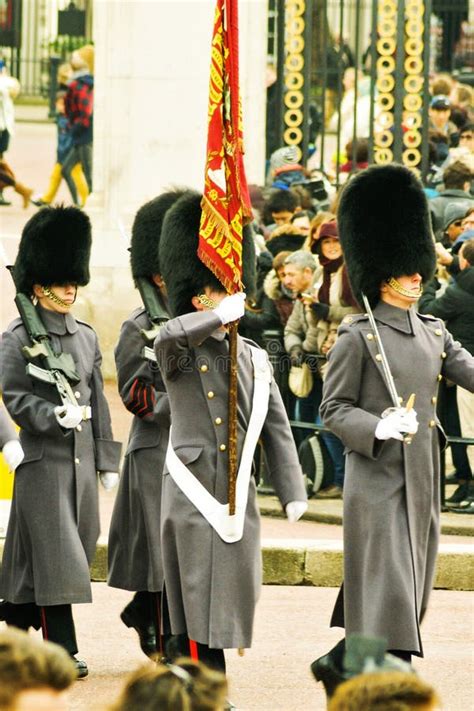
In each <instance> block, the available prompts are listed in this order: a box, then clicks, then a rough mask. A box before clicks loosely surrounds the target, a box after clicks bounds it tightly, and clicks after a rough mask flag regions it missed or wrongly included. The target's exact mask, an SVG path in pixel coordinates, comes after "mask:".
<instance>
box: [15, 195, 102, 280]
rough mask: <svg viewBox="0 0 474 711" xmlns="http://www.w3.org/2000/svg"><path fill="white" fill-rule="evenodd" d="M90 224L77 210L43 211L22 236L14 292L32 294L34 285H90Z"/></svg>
mask: <svg viewBox="0 0 474 711" xmlns="http://www.w3.org/2000/svg"><path fill="white" fill-rule="evenodd" d="M91 244H92V238H91V223H90V220H89V218H88V216H87V215H86V213H85V212H83V211H82V210H79V208H77V207H62V206H60V207H43V208H42V209H41V210H39V211H38V212H37V213H36V214H35V215H33V217H32V218H31V219H30V220H28V222H27V223H26V225H25V226H24V228H23V232H22V234H21V239H20V246H19V248H18V254H17V258H16V261H15V265H14V268H13V276H14V279H15V284H16V288H17V291H21V292H23V293H25V294H32V292H33V284H41V285H42V286H51V284H59V285H63V284H78V285H79V286H85V285H86V284H88V283H89V279H90V275H89V259H90V252H91Z"/></svg>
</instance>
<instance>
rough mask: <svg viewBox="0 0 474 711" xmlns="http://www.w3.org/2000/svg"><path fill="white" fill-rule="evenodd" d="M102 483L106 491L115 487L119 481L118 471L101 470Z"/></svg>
mask: <svg viewBox="0 0 474 711" xmlns="http://www.w3.org/2000/svg"><path fill="white" fill-rule="evenodd" d="M99 479H100V483H101V484H102V486H103V487H104V489H105V490H106V491H110V490H111V489H115V487H116V486H117V484H118V481H119V475H118V474H117V472H99Z"/></svg>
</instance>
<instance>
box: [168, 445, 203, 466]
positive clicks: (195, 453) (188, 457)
mask: <svg viewBox="0 0 474 711" xmlns="http://www.w3.org/2000/svg"><path fill="white" fill-rule="evenodd" d="M203 449H204V447H199V446H194V447H192V446H188V445H186V446H184V447H175V450H174V451H175V452H176V454H177V456H178V457H179V459H181V461H182V462H183V464H191V462H195V461H196V459H198V457H199V456H200V454H201V452H202V450H203Z"/></svg>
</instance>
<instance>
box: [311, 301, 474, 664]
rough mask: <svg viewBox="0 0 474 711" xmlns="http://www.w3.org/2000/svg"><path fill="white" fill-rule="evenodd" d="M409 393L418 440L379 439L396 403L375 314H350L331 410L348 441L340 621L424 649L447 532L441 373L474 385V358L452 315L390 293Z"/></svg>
mask: <svg viewBox="0 0 474 711" xmlns="http://www.w3.org/2000/svg"><path fill="white" fill-rule="evenodd" d="M374 315H375V318H376V321H377V325H378V327H379V330H380V337H381V340H382V342H383V345H384V348H385V351H386V354H387V358H388V360H389V363H390V367H391V371H392V374H393V377H394V380H395V385H396V388H397V392H398V395H399V397H401V398H403V402H406V401H407V399H408V397H409V396H410V394H411V393H415V394H416V402H415V410H416V412H417V415H418V421H419V429H418V432H417V434H416V435H414V437H413V441H412V443H411V444H405V443H402V442H399V441H397V440H394V439H390V440H387V441H384V442H382V441H379V440H376V439H375V434H374V433H375V428H376V426H377V423H378V422H379V419H380V416H381V413H382V412H383V411H384V410H385V409H386V408H388V407H391V406H392V402H391V399H390V396H389V391H388V388H387V386H386V383H385V380H384V376H383V371H382V368H381V364H380V359H379V358H378V357H377V356H378V349H377V342H376V340H375V339H374V337H373V334H372V331H371V328H370V324H369V322H368V318H367V316H366V315H357V316H353V317H351V316H347V317H346V318H345V319H344V321H343V323H342V325H341V327H340V329H339V337H338V340H337V342H336V345H335V346H334V348H333V350H332V351H331V352H330V356H329V368H328V372H327V376H326V381H325V383H324V393H323V402H322V404H321V414H322V417H323V420H324V423H325V424H326V425H327V426H328V427H329V428H330V429H331V430H332V431H333V432H334V433H335V434H336V435H337V436H338V437H340V439H341V440H342V442H343V443H344V445H345V447H346V478H345V482H344V586H343V593H342V589H341V593H342V594H340V595H339V598H338V601H337V603H336V607H335V610H334V614H333V619H332V624H333V625H334V626H341V627H345V629H346V634H347V635H349V634H351V633H362V634H366V635H374V636H379V637H385V638H386V639H387V641H388V648H389V649H393V650H405V651H408V652H412V653H414V654H418V655H420V656H421V655H422V654H423V648H422V643H421V637H420V628H419V627H420V622H421V621H422V619H423V616H424V614H425V612H426V608H427V604H428V598H429V595H430V592H431V588H432V583H433V576H434V570H435V563H436V555H437V550H438V538H439V510H440V501H439V498H440V482H439V473H440V472H439V470H440V457H439V453H440V436H441V442H442V443H443V444H444V436H443V433H442V430H441V428H440V425H439V423H438V419H437V417H436V397H437V391H438V384H439V380H440V379H441V378H442V377H443V376H445V377H446V378H449V379H450V380H453V381H454V382H456V383H458V384H459V385H461V386H462V387H463V388H466V389H467V390H471V391H473V390H474V358H473V357H472V356H471V355H470V354H469V353H468V352H467V351H466V350H464V349H463V348H461V346H460V344H459V343H458V342H456V341H453V338H452V336H451V335H450V334H449V333H448V331H447V330H446V328H445V326H444V324H443V322H442V321H439V320H438V319H435V318H433V317H432V316H424V315H421V314H419V313H417V312H416V311H415V310H414V309H410V310H409V311H405V310H403V309H398V308H395V307H393V306H390V305H388V304H385V303H383V302H380V303H379V304H378V305H377V306H376V308H375V309H374Z"/></svg>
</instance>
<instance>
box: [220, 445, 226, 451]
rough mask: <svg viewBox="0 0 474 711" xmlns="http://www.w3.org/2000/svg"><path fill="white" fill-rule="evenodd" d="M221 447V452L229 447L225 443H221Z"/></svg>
mask: <svg viewBox="0 0 474 711" xmlns="http://www.w3.org/2000/svg"><path fill="white" fill-rule="evenodd" d="M219 449H220V450H221V452H225V450H226V449H227V447H226V446H225V444H220V445H219Z"/></svg>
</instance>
